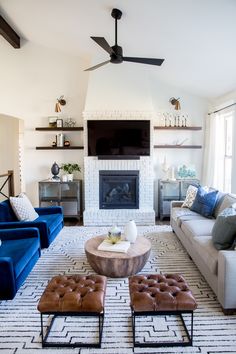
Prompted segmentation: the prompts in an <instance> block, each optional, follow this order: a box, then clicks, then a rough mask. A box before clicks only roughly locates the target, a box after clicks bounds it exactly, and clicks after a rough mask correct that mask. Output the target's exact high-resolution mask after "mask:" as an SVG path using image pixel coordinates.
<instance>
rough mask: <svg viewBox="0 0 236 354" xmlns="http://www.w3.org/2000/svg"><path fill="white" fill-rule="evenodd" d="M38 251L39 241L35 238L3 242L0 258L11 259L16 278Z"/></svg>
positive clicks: (0, 248)
mask: <svg viewBox="0 0 236 354" xmlns="http://www.w3.org/2000/svg"><path fill="white" fill-rule="evenodd" d="M38 249H39V240H37V239H35V238H25V239H19V240H9V241H3V242H2V246H1V247H0V257H10V258H11V259H12V262H13V265H14V273H15V277H16V278H17V277H18V276H19V275H20V273H21V272H22V271H23V269H24V268H25V266H26V265H27V264H28V262H29V260H30V259H31V257H32V256H33V255H34V254H35V253H36V252H37V251H38Z"/></svg>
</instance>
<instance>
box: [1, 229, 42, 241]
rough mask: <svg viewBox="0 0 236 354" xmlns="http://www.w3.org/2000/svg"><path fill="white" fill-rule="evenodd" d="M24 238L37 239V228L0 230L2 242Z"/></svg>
mask: <svg viewBox="0 0 236 354" xmlns="http://www.w3.org/2000/svg"><path fill="white" fill-rule="evenodd" d="M25 238H37V239H38V240H40V238H39V230H38V229H37V228H33V227H31V228H20V229H2V230H0V239H1V240H2V241H3V240H6V241H8V240H18V239H25Z"/></svg>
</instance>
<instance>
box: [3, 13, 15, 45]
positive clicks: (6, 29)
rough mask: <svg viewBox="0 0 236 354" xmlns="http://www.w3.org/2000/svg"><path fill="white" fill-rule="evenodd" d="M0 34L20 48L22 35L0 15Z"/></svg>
mask: <svg viewBox="0 0 236 354" xmlns="http://www.w3.org/2000/svg"><path fill="white" fill-rule="evenodd" d="M0 34H1V35H2V36H3V37H4V38H5V39H6V40H7V41H8V42H9V43H10V44H11V45H12V46H13V47H14V48H20V36H18V34H17V33H16V32H15V31H14V29H13V28H12V27H11V26H10V25H9V24H8V23H7V22H6V21H5V20H4V18H3V17H2V16H1V15H0Z"/></svg>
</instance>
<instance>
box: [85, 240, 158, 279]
mask: <svg viewBox="0 0 236 354" xmlns="http://www.w3.org/2000/svg"><path fill="white" fill-rule="evenodd" d="M105 238H106V236H96V237H93V238H91V239H90V240H88V241H87V242H86V243H85V253H86V256H87V259H88V262H89V264H90V265H91V267H92V268H93V269H94V270H95V272H96V273H98V274H102V275H106V276H108V277H111V278H123V277H127V276H129V275H133V274H136V273H138V272H139V271H140V270H141V269H142V268H143V267H144V265H145V264H146V262H147V260H148V258H149V255H150V252H151V243H150V242H149V241H148V240H147V239H146V238H145V237H142V236H139V237H137V240H136V242H135V243H131V245H130V248H129V249H128V251H127V253H118V252H106V251H98V249H97V248H98V246H99V245H100V243H101V242H102V241H103V240H104V239H105Z"/></svg>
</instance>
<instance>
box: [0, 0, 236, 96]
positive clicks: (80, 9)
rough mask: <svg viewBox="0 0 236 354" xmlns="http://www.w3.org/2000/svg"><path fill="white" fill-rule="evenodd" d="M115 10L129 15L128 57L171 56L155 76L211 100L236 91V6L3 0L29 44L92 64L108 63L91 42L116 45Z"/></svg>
mask: <svg viewBox="0 0 236 354" xmlns="http://www.w3.org/2000/svg"><path fill="white" fill-rule="evenodd" d="M114 7H117V8H119V9H120V10H122V12H123V16H122V18H121V20H120V21H119V22H118V44H119V45H121V46H122V47H123V52H124V55H125V56H137V57H156V58H165V62H164V64H163V65H162V66H161V67H155V66H149V69H148V70H149V71H150V73H151V75H156V76H157V77H158V78H160V79H161V80H165V81H166V82H168V83H170V84H172V85H175V86H178V87H181V88H184V89H185V90H189V91H190V92H192V93H195V94H198V95H200V96H204V97H207V98H214V97H217V96H220V95H222V94H225V93H227V92H230V91H232V90H235V89H236V69H235V63H236V46H235V38H236V21H235V13H236V1H235V0H40V1H36V0H20V1H19V0H0V13H1V14H2V16H3V17H5V19H6V20H7V21H8V22H9V23H10V24H11V25H12V27H13V28H15V29H16V31H17V32H18V33H19V34H20V35H21V36H22V37H23V38H24V39H25V40H26V41H32V42H34V43H37V44H40V45H43V46H46V47H51V48H55V49H59V50H62V51H65V52H68V53H70V54H74V55H77V56H79V57H81V58H87V59H89V60H90V62H91V65H94V64H97V63H99V62H101V61H105V60H108V59H109V56H108V54H107V53H106V52H105V51H103V50H102V49H101V48H100V47H99V46H98V45H97V44H96V43H95V42H93V41H92V40H91V39H90V36H101V37H105V38H106V40H107V41H108V43H109V44H110V45H114V20H113V18H112V17H111V16H110V12H111V10H112V8H114ZM109 65H113V64H109ZM120 65H136V66H138V68H139V70H143V69H142V68H143V64H135V63H123V64H120ZM97 70H104V72H105V70H106V67H104V68H102V69H97ZM114 70H115V66H114ZM91 75H92V74H91Z"/></svg>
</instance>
